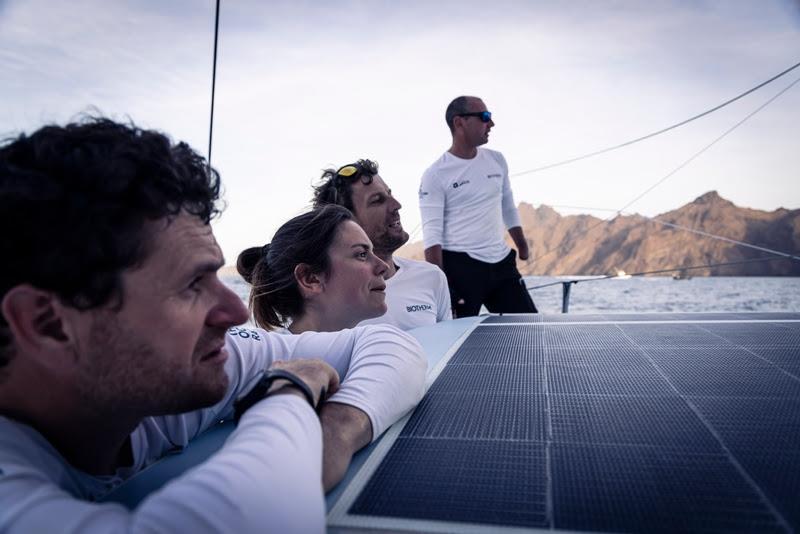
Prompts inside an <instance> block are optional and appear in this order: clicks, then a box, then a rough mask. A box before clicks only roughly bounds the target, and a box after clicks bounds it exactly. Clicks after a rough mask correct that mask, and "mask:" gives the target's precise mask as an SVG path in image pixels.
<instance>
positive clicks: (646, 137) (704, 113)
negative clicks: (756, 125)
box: [510, 63, 800, 178]
mask: <svg viewBox="0 0 800 534" xmlns="http://www.w3.org/2000/svg"><path fill="white" fill-rule="evenodd" d="M797 67H800V63H795V64H794V65H792V66H791V67H789V68H788V69H786V70H784V71H783V72H781V73H779V74H776V75H775V76H773V77H772V78H770V79H769V80H767V81H765V82H762V83H760V84H758V85H756V86H755V87H753V88H752V89H748V90H747V91H745V92H744V93H742V94H740V95H738V96H735V97H733V98H731V99H730V100H728V101H726V102H723V103H722V104H720V105H718V106H715V107H713V108H711V109H709V110H708V111H704V112H703V113H700V114H699V115H695V116H694V117H690V118H688V119H686V120H683V121H681V122H679V123H677V124H673V125H672V126H668V127H666V128H663V129H661V130H658V131H657V132H653V133H650V134H647V135H643V136H642V137H637V138H636V139H633V140H631V141H626V142H624V143H620V144H618V145H614V146H611V147H608V148H604V149H602V150H596V151H594V152H590V153H588V154H584V155H582V156H578V157H574V158H570V159H566V160H563V161H559V162H556V163H551V164H549V165H543V166H541V167H536V168H535V169H530V170H527V171H522V172H518V173H515V174H512V175H510V177H511V178H513V177H515V176H522V175H523V174H531V173H534V172H539V171H543V170H546V169H552V168H553V167H559V166H561V165H566V164H568V163H574V162H576V161H580V160H583V159H587V158H591V157H593V156H598V155H600V154H605V153H606V152H611V151H612V150H617V149H619V148H623V147H626V146H629V145H632V144H634V143H638V142H639V141H644V140H645V139H650V138H651V137H655V136H657V135H661V134H663V133H666V132H668V131H670V130H674V129H675V128H678V127H680V126H683V125H684V124H688V123H690V122H692V121H695V120H697V119H699V118H701V117H705V116H706V115H709V114H710V113H714V112H715V111H718V110H720V109H722V108H724V107H725V106H727V105H729V104H732V103H734V102H736V101H737V100H739V99H741V98H744V97H745V96H747V95H749V94H750V93H752V92H754V91H757V90H759V89H761V88H762V87H764V86H765V85H767V84H770V83H772V82H774V81H775V80H777V79H778V78H780V77H781V76H784V75H786V74H788V73H789V72H791V71H793V70H794V69H796V68H797Z"/></svg>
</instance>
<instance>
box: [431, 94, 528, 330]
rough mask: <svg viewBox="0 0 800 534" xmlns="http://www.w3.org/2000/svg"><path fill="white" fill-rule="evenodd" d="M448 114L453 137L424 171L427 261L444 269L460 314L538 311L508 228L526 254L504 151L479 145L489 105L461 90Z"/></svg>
mask: <svg viewBox="0 0 800 534" xmlns="http://www.w3.org/2000/svg"><path fill="white" fill-rule="evenodd" d="M445 120H446V121H447V126H448V127H449V128H450V132H451V134H452V137H453V142H452V145H451V146H450V148H449V149H448V151H447V152H445V153H444V154H443V155H442V156H441V157H440V158H439V159H438V160H436V161H435V162H434V163H433V165H431V166H430V167H429V168H428V170H426V171H425V173H424V174H423V176H422V183H421V184H420V189H419V205H420V211H421V213H422V234H423V241H424V243H425V259H426V260H427V261H429V262H430V263H432V264H434V265H437V266H439V267H440V268H442V270H444V272H445V274H446V275H447V281H448V283H449V285H450V294H451V299H452V302H453V309H454V312H455V315H456V316H457V317H468V316H473V315H477V314H478V312H479V311H480V309H481V305H486V308H487V309H488V310H489V311H490V312H492V313H536V311H537V310H536V306H535V305H534V303H533V300H532V299H531V297H530V294H529V293H528V291H527V289H525V286H524V285H523V283H522V277H521V275H520V274H519V271H518V270H517V266H516V261H515V260H516V253H515V251H514V250H513V249H511V248H510V247H509V246H508V245H506V243H505V240H504V234H505V230H506V229H508V233H509V235H510V236H511V239H512V240H513V241H514V244H515V245H516V247H517V250H518V251H519V258H520V259H521V260H527V259H528V255H529V252H528V243H527V241H526V240H525V235H524V234H523V232H522V227H521V225H520V220H519V213H518V212H517V208H516V206H515V205H514V195H513V193H512V191H511V185H510V183H509V180H508V165H507V164H506V160H505V158H504V157H503V155H502V154H501V153H500V152H497V151H494V150H489V149H487V148H481V145H485V144H486V143H487V142H488V141H489V132H490V131H491V129H492V127H493V126H494V122H493V121H492V114H491V113H490V112H489V111H488V110H487V109H486V104H484V103H483V101H482V100H481V99H480V98H477V97H474V96H459V97H458V98H456V99H455V100H453V101H452V102H450V105H449V106H447V110H446V112H445Z"/></svg>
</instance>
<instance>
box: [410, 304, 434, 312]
mask: <svg viewBox="0 0 800 534" xmlns="http://www.w3.org/2000/svg"><path fill="white" fill-rule="evenodd" d="M432 309H433V306H431V305H430V304H414V305H412V306H406V311H407V312H408V313H413V312H420V311H428V310H432Z"/></svg>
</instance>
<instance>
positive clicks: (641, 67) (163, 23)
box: [0, 0, 800, 263]
mask: <svg viewBox="0 0 800 534" xmlns="http://www.w3.org/2000/svg"><path fill="white" fill-rule="evenodd" d="M213 29H214V2H213V1H212V0H203V1H201V0H171V1H170V2H156V1H144V0H142V1H133V0H128V1H121V0H105V1H101V0H72V1H70V2H52V1H47V0H0V72H2V73H3V74H2V77H0V102H2V105H0V135H2V137H7V136H9V135H15V134H18V133H19V132H30V131H32V130H34V129H36V128H38V127H40V126H42V125H44V124H47V123H53V122H56V123H64V122H65V121H68V120H70V119H74V118H76V117H78V116H79V114H80V113H85V112H100V113H102V114H104V115H107V116H110V117H113V118H116V119H126V118H130V119H132V120H133V121H134V122H136V123H137V124H138V125H140V126H143V127H147V128H155V129H158V130H162V131H164V132H167V133H168V134H169V135H170V136H171V137H172V138H173V139H175V140H184V141H187V142H188V143H189V144H190V145H192V146H193V147H195V149H196V150H198V152H200V153H202V154H203V155H206V154H207V151H208V123H209V109H210V102H211V68H212V54H213ZM798 62H800V0H709V1H700V0H681V1H678V0H649V1H611V0H598V1H580V0H575V1H570V2H539V1H495V2H492V3H488V2H477V1H472V0H464V1H459V2H454V1H448V0H444V1H438V2H430V1H424V0H419V1H418V0H405V1H403V2H390V1H380V0H375V1H354V0H350V1H344V0H342V1H340V0H330V1H326V2H312V1H302V0H301V1H291V0H289V1H269V2H263V1H256V0H236V1H235V2H234V1H231V0H222V9H221V14H220V34H219V49H218V63H217V86H216V87H217V89H216V99H215V117H214V143H213V146H212V153H211V159H212V164H213V165H214V167H216V168H217V169H218V170H219V171H220V173H221V175H222V180H223V186H224V199H225V203H226V206H227V208H226V210H225V212H224V213H223V215H222V216H221V218H219V219H218V220H216V221H215V222H214V229H215V233H216V235H217V239H218V241H219V242H220V245H221V246H222V249H223V252H224V253H225V256H226V260H227V262H228V263H235V260H236V256H237V255H238V253H239V252H240V251H241V250H243V249H244V248H247V247H250V246H254V245H262V244H264V243H267V242H269V240H270V239H271V237H272V235H273V234H274V232H275V230H276V229H277V228H278V227H279V226H280V225H281V224H282V223H283V222H285V221H286V220H287V219H289V218H290V217H292V216H294V215H297V214H299V213H302V212H303V211H305V210H307V209H308V207H309V202H310V199H311V186H312V184H314V183H316V181H317V179H318V178H319V176H320V174H321V171H322V169H324V168H326V167H338V166H341V165H343V164H346V163H349V162H352V161H354V160H356V159H359V158H370V159H373V160H376V161H378V162H379V164H380V169H381V170H380V174H381V176H382V177H383V178H384V180H385V181H386V182H387V184H388V185H389V186H390V187H391V188H392V189H393V191H394V194H395V196H396V197H397V198H398V199H399V200H400V202H401V203H402V204H403V209H402V210H401V212H400V213H401V217H402V221H403V225H404V227H405V228H406V230H408V231H409V232H412V239H413V240H419V239H421V234H420V232H419V230H418V226H419V209H418V202H417V189H418V187H419V179H420V176H421V175H422V173H423V172H424V170H425V169H426V168H427V167H428V166H429V165H430V164H431V163H433V161H434V160H435V159H436V158H438V157H439V156H440V155H441V153H442V152H444V151H445V150H447V148H448V147H449V144H450V136H449V131H448V130H447V126H446V124H445V122H444V110H445V108H446V106H447V104H448V102H449V101H450V100H452V99H453V98H454V97H456V96H458V95H462V94H466V95H476V96H480V97H482V98H483V100H484V102H485V103H486V104H487V106H488V108H489V109H490V110H491V111H492V112H493V117H494V120H495V123H496V126H495V128H494V129H493V130H492V133H491V136H490V141H489V144H488V145H487V147H489V148H493V149H495V150H500V151H501V152H503V154H504V155H505V157H506V159H507V161H508V163H509V168H510V172H511V174H512V179H511V185H512V188H513V190H514V194H515V198H516V201H517V202H523V201H524V202H528V203H530V204H533V205H534V206H538V205H540V204H547V205H550V206H555V207H556V209H557V210H558V211H559V212H561V213H562V214H565V215H568V214H575V213H592V214H595V215H599V216H602V217H607V216H608V212H607V211H604V210H613V209H619V208H621V207H623V206H625V205H626V204H628V203H629V202H630V201H631V200H633V199H634V198H636V197H637V196H639V194H641V193H642V192H643V191H645V190H646V189H648V188H649V187H651V186H652V185H653V184H655V183H657V182H658V181H659V180H661V179H663V178H665V177H666V176H667V175H668V174H670V173H671V172H672V171H674V170H675V169H677V168H678V167H680V166H681V165H682V164H683V163H685V162H686V161H687V160H689V159H690V158H692V156H693V155H695V154H696V153H698V152H699V151H701V150H702V149H703V148H704V147H706V146H708V145H709V144H710V143H712V142H713V141H714V140H715V139H717V138H718V137H720V136H721V135H722V134H723V133H724V132H726V131H727V130H729V129H730V128H731V127H733V126H734V125H735V124H737V123H738V122H739V121H741V120H742V119H744V118H745V117H746V116H747V115H749V114H750V113H752V112H753V111H755V110H756V109H758V108H759V107H760V106H762V105H764V104H765V103H766V102H767V101H768V100H769V99H770V98H772V97H774V96H775V95H776V94H777V93H778V92H780V91H781V90H783V89H785V88H786V87H787V86H789V85H790V84H791V83H792V82H794V81H795V80H798V79H800V68H798V69H795V70H794V71H792V72H791V73H789V74H787V75H786V76H783V77H781V78H780V79H778V80H777V81H775V82H773V83H771V84H769V85H767V86H766V87H764V88H762V89H760V90H758V91H756V92H754V93H753V94H751V95H749V96H747V97H745V98H743V99H741V100H739V101H737V102H735V103H733V104H731V105H730V106H727V107H725V108H723V109H721V110H719V111H717V112H715V113H713V114H711V115H709V116H707V117H704V118H702V119H699V120H697V121H694V122H691V123H690V124H688V125H686V126H682V127H680V128H677V129H675V130H672V131H670V132H668V133H666V134H663V135H660V136H658V137H655V138H652V139H649V140H647V141H643V142H641V143H637V144H635V145H631V146H628V147H625V148H623V149H620V150H616V151H613V152H610V153H607V154H603V155H600V156H596V157H593V158H588V159H585V160H582V161H580V162H576V163H573V164H570V165H563V166H560V167H556V168H552V169H549V170H545V171H540V172H536V173H527V174H520V173H522V172H523V171H526V170H529V169H534V168H538V167H541V166H544V165H548V164H551V163H555V162H558V161H562V160H565V159H568V158H572V157H576V156H580V155H582V154H585V153H589V152H593V151H596V150H599V149H602V148H605V147H608V146H612V145H616V144H619V143H623V142H625V141H628V140H630V139H634V138H637V137H640V136H642V135H645V134H648V133H650V132H653V131H656V130H659V129H661V128H664V127H666V126H669V125H671V124H674V123H677V122H680V121H682V120H684V119H687V118H689V117H691V116H694V115H697V114H699V113H702V112H704V111H706V110H708V109H710V108H713V107H715V106H717V105H718V104H721V103H722V102H724V101H726V100H728V99H730V98H732V97H734V96H736V95H738V94H740V93H743V92H744V91H746V90H748V89H750V88H752V87H754V86H756V85H758V84H760V83H761V82H763V81H765V80H767V79H769V78H771V77H772V76H774V75H776V74H778V73H779V72H781V71H783V70H785V69H787V68H788V67H790V66H792V65H794V64H796V63H798ZM515 175H516V176H515ZM709 190H717V191H718V192H719V193H720V194H721V195H722V196H723V197H725V198H727V199H729V200H731V201H733V202H734V203H736V204H738V205H741V206H747V207H752V208H756V209H762V210H774V209H777V208H779V207H785V208H790V209H793V208H800V83H798V84H797V85H795V86H793V87H792V88H790V89H788V90H787V91H786V92H785V93H784V94H782V95H781V96H780V97H778V98H777V99H775V100H774V101H773V102H771V103H770V104H769V105H767V106H766V107H765V108H763V110H761V111H759V112H758V113H756V114H755V115H753V116H752V117H751V118H750V119H748V120H747V121H746V122H744V123H743V124H742V125H741V126H739V127H738V128H736V129H735V130H734V131H733V132H731V133H730V134H729V135H727V136H726V137H724V138H723V139H721V140H720V141H719V142H717V143H716V144H715V145H714V146H712V147H711V148H710V149H708V150H707V151H705V152H703V153H702V154H701V155H699V156H698V157H697V158H696V159H694V160H692V161H691V162H690V163H689V164H687V165H686V166H685V167H682V168H681V169H680V170H678V171H677V172H675V173H674V175H672V176H670V177H669V178H667V179H666V180H664V182H663V183H661V184H660V185H659V186H658V187H656V188H655V189H653V190H652V191H651V192H650V193H648V194H647V195H645V196H644V197H643V198H642V199H640V200H638V201H637V202H635V203H634V204H633V205H632V206H630V208H628V211H629V212H637V213H641V214H643V215H647V216H655V215H657V214H659V213H663V212H666V211H669V210H672V209H675V208H677V207H679V206H681V205H683V204H685V203H687V202H691V201H692V200H693V199H695V198H696V197H698V196H700V195H702V194H703V193H705V192H707V191H709ZM415 230H416V231H415ZM534 246H535V244H534Z"/></svg>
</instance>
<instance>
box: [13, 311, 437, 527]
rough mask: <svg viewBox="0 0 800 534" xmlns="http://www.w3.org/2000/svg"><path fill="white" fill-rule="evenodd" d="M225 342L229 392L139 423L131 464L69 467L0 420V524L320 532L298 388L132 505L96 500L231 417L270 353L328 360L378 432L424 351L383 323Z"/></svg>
mask: <svg viewBox="0 0 800 534" xmlns="http://www.w3.org/2000/svg"><path fill="white" fill-rule="evenodd" d="M226 348H227V350H228V352H229V356H230V357H229V359H228V362H227V363H226V370H227V372H228V374H229V376H230V379H231V381H230V387H229V389H228V392H227V393H226V395H225V398H224V399H222V400H221V401H220V402H219V403H217V404H216V405H214V406H212V407H210V408H206V409H202V410H196V411H193V412H188V413H185V414H180V415H169V416H161V417H148V418H146V419H145V420H143V421H142V423H141V424H140V425H139V426H138V427H137V428H136V429H135V430H134V432H133V433H132V434H131V446H132V450H133V457H134V463H133V465H132V466H131V467H128V468H124V469H120V470H118V471H117V473H115V474H114V475H109V476H92V475H89V474H87V473H84V472H82V471H80V470H78V469H76V468H74V467H72V466H71V465H69V464H68V463H67V461H66V460H65V459H64V458H63V457H62V456H61V455H60V454H59V453H58V451H57V450H56V449H55V448H54V447H53V446H52V445H50V443H49V442H48V441H47V440H46V439H45V438H44V437H43V436H42V435H41V434H39V433H38V432H37V431H36V430H35V429H33V428H32V427H30V426H27V425H24V424H22V423H19V422H16V421H14V420H11V419H8V418H5V417H0V532H4V533H16V532H20V533H22V532H25V533H27V532H82V533H83V532H89V533H92V532H267V531H275V532H323V531H324V529H325V523H324V521H325V520H324V512H325V505H324V497H323V492H322V485H321V477H322V432H321V427H320V424H319V419H318V418H317V415H316V414H315V413H314V411H313V409H312V408H311V407H310V406H309V405H308V402H307V401H305V400H304V399H302V398H300V397H298V396H295V395H276V396H272V397H268V398H266V399H264V400H263V401H261V402H259V403H257V404H256V405H254V406H253V407H252V408H250V409H249V410H248V411H247V412H246V413H245V414H244V416H243V417H242V419H241V420H240V422H239V425H238V427H237V428H236V430H235V431H234V432H233V433H232V434H231V435H230V436H229V438H228V440H227V442H226V443H225V445H224V446H223V448H222V449H221V450H220V451H219V452H218V453H217V454H215V455H214V456H212V457H211V458H210V459H209V460H208V461H206V462H204V463H202V464H200V465H198V466H196V467H194V468H193V469H191V470H190V471H188V472H187V473H185V474H184V475H183V476H181V477H178V478H176V479H175V480H173V481H171V482H170V483H168V484H167V485H165V486H164V487H163V488H162V489H161V490H159V491H157V492H154V493H153V494H152V495H150V496H148V497H147V498H146V499H145V500H144V501H142V503H141V504H140V505H139V506H138V507H137V508H136V509H135V510H133V511H131V510H128V509H127V508H125V507H123V506H122V505H120V504H116V503H102V504H99V503H96V502H93V501H95V500H97V499H99V498H101V497H102V496H103V495H104V494H105V493H108V492H109V491H110V490H111V489H113V488H114V487H116V486H117V485H119V484H120V483H122V481H123V480H125V479H126V478H129V477H130V476H132V475H133V474H135V473H136V472H138V471H140V470H141V469H143V468H145V467H146V466H148V465H150V464H152V463H154V462H155V461H156V460H158V459H159V458H161V457H162V456H164V454H166V453H167V452H169V451H173V450H176V449H180V448H182V447H184V446H186V445H187V444H188V443H189V441H191V440H192V439H193V438H194V437H196V436H197V435H198V434H200V433H201V432H202V431H204V430H206V429H207V428H209V427H210V426H212V425H214V424H216V423H217V422H218V421H220V420H221V419H226V418H229V417H230V416H231V415H232V411H233V408H232V406H233V400H234V399H235V398H237V397H238V396H239V395H241V394H242V393H244V392H245V391H246V388H249V387H251V386H252V385H253V380H252V378H253V377H254V376H256V375H257V374H258V372H259V371H260V370H261V369H264V368H267V367H269V366H270V365H271V364H272V362H274V361H276V360H287V359H297V358H307V357H308V358H322V359H324V360H326V361H327V362H328V363H330V364H331V365H332V366H333V367H334V368H335V369H336V370H337V371H338V372H339V373H340V376H341V377H342V384H341V388H340V390H339V391H338V392H337V393H336V394H335V395H333V396H332V397H331V400H335V401H337V402H341V403H344V404H350V405H353V406H356V407H358V408H360V409H362V410H363V411H364V412H366V413H367V415H368V416H369V418H370V421H371V422H372V425H373V436H374V437H377V436H378V435H380V433H381V432H383V431H384V430H385V429H386V428H387V427H388V426H389V425H390V424H391V423H393V422H394V421H395V420H397V419H398V418H399V417H400V416H402V415H403V414H404V413H405V412H406V411H408V410H409V409H410V408H411V407H413V406H414V405H415V404H416V402H418V401H419V399H420V398H421V397H422V393H423V389H424V380H425V370H426V359H425V357H424V355H423V354H422V349H421V348H420V346H419V344H418V343H417V342H416V341H415V340H414V339H413V338H411V337H410V336H408V335H407V334H404V333H403V332H400V331H399V330H397V329H395V328H393V327H390V326H388V325H382V326H374V327H366V328H356V329H353V330H344V331H341V332H331V333H317V332H309V333H305V334H301V335H298V336H285V335H275V334H268V333H267V332H265V331H263V330H260V329H251V328H234V329H231V330H230V331H229V334H228V336H227V340H226ZM76 431H78V430H77V429H76Z"/></svg>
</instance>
